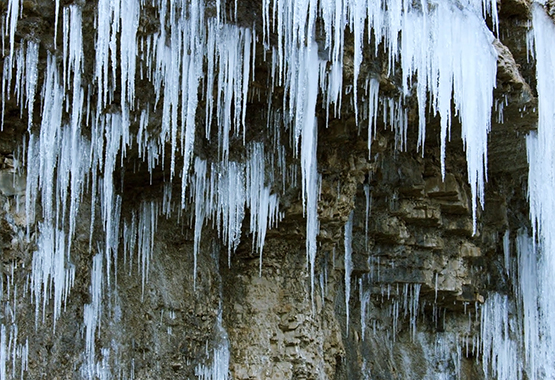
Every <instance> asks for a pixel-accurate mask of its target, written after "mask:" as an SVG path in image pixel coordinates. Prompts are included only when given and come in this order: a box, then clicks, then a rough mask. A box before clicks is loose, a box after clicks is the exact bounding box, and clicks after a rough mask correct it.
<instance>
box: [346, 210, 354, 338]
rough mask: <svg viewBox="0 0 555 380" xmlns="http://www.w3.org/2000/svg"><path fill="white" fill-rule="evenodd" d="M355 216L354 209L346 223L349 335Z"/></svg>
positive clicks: (347, 322) (347, 327) (347, 323)
mask: <svg viewBox="0 0 555 380" xmlns="http://www.w3.org/2000/svg"><path fill="white" fill-rule="evenodd" d="M353 217H354V211H351V213H350V214H349V219H348V220H347V223H346V224H345V315H346V317H345V318H346V319H345V320H346V321H345V326H346V330H347V335H349V310H350V307H349V300H350V298H351V274H352V273H353V259H352V255H353V247H352V240H353Z"/></svg>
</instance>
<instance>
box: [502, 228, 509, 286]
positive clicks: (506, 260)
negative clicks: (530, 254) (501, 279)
mask: <svg viewBox="0 0 555 380" xmlns="http://www.w3.org/2000/svg"><path fill="white" fill-rule="evenodd" d="M503 258H504V260H503V262H504V264H505V273H506V274H507V276H508V275H509V274H510V273H509V272H510V267H511V261H510V260H511V240H510V232H509V230H507V231H505V234H504V235H503Z"/></svg>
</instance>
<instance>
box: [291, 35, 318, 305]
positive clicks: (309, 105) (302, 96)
mask: <svg viewBox="0 0 555 380" xmlns="http://www.w3.org/2000/svg"><path fill="white" fill-rule="evenodd" d="M317 49H318V47H317V45H316V43H311V45H310V46H309V47H307V48H306V49H301V50H300V51H299V54H300V57H299V74H298V75H299V82H300V83H299V84H298V87H297V91H299V92H300V91H302V93H299V94H297V108H296V111H297V112H296V113H297V115H296V119H295V134H296V135H302V141H301V149H300V150H301V173H302V179H303V180H302V195H303V206H304V210H305V213H306V254H307V258H308V262H309V264H310V289H311V299H312V300H313V299H314V264H315V261H316V237H317V235H318V230H319V223H318V189H319V176H318V171H317V163H316V149H317V144H318V126H317V120H316V117H315V108H316V98H317V95H318V70H314V67H317V66H318V65H319V60H318V51H317Z"/></svg>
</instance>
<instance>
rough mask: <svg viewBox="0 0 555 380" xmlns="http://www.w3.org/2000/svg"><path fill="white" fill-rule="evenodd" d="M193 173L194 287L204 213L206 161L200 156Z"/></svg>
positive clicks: (194, 285) (194, 286)
mask: <svg viewBox="0 0 555 380" xmlns="http://www.w3.org/2000/svg"><path fill="white" fill-rule="evenodd" d="M194 168H195V174H194V177H193V181H194V182H193V187H192V189H191V191H192V193H193V200H194V204H195V227H194V229H195V238H194V246H193V247H194V248H193V288H195V289H196V281H197V260H198V254H199V250H200V238H201V234H202V227H203V225H204V218H205V215H206V211H205V207H204V204H205V202H204V199H205V189H206V174H207V173H206V161H203V160H201V159H200V158H198V157H197V158H196V159H195V167H194Z"/></svg>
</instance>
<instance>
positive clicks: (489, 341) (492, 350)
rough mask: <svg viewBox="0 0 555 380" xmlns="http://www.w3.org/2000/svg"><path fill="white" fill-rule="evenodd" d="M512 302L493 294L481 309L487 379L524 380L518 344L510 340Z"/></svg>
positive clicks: (483, 359) (483, 358)
mask: <svg viewBox="0 0 555 380" xmlns="http://www.w3.org/2000/svg"><path fill="white" fill-rule="evenodd" d="M512 323H514V322H512V321H511V320H510V317H509V300H508V298H507V296H502V295H500V294H497V293H494V294H492V295H491V296H490V298H489V299H488V300H487V301H486V303H485V304H484V305H483V306H482V319H481V341H482V355H483V357H482V363H483V370H484V374H485V377H486V378H489V377H490V374H491V376H492V377H495V378H496V379H507V380H508V379H521V378H522V376H521V373H522V372H521V371H522V368H520V366H519V363H520V362H519V360H518V356H517V354H518V349H517V343H516V342H515V341H514V340H513V339H512V338H511V334H512V332H511V331H510V326H511V324H512Z"/></svg>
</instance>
